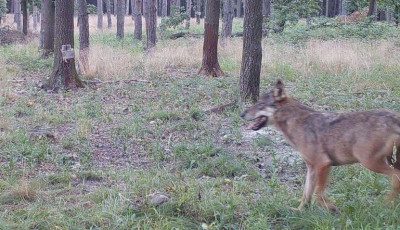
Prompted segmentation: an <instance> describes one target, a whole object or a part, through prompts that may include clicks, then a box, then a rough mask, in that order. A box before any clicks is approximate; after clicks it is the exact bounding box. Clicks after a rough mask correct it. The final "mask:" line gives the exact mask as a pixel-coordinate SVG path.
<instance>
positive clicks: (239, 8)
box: [236, 0, 243, 17]
mask: <svg viewBox="0 0 400 230" xmlns="http://www.w3.org/2000/svg"><path fill="white" fill-rule="evenodd" d="M242 1H243V0H237V5H236V11H237V16H238V17H242V16H243V13H242Z"/></svg>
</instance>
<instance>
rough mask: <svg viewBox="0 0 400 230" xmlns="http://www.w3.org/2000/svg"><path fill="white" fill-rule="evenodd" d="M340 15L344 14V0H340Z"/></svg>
mask: <svg viewBox="0 0 400 230" xmlns="http://www.w3.org/2000/svg"><path fill="white" fill-rule="evenodd" d="M340 15H346V0H340Z"/></svg>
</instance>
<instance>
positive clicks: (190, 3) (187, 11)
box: [185, 0, 192, 30]
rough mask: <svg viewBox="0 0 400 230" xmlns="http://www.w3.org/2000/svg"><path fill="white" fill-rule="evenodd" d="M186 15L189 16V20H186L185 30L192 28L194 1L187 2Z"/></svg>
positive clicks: (188, 0) (187, 0)
mask: <svg viewBox="0 0 400 230" xmlns="http://www.w3.org/2000/svg"><path fill="white" fill-rule="evenodd" d="M186 13H187V14H188V19H187V20H186V25H185V29H187V30H188V29H189V28H190V19H191V18H192V0H186Z"/></svg>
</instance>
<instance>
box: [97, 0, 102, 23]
mask: <svg viewBox="0 0 400 230" xmlns="http://www.w3.org/2000/svg"><path fill="white" fill-rule="evenodd" d="M97 28H98V29H99V30H103V0H97Z"/></svg>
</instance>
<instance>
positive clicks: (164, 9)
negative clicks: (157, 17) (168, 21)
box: [161, 0, 168, 18]
mask: <svg viewBox="0 0 400 230" xmlns="http://www.w3.org/2000/svg"><path fill="white" fill-rule="evenodd" d="M161 16H162V17H163V18H164V17H167V16H168V0H162V13H161Z"/></svg>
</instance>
